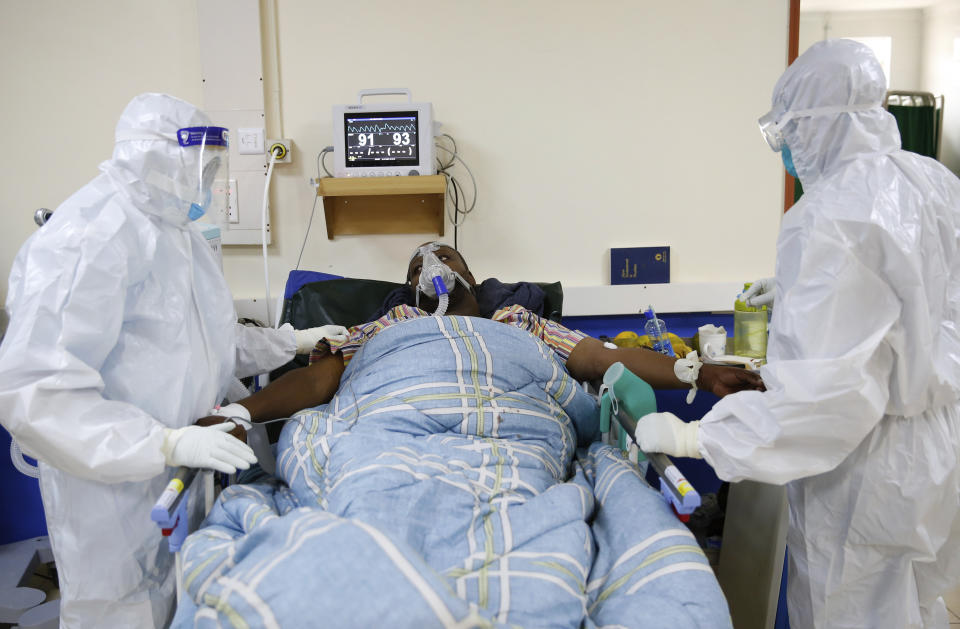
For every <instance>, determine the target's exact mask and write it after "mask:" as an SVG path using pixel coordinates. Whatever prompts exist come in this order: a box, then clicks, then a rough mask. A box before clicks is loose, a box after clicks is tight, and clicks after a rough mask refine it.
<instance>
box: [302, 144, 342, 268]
mask: <svg viewBox="0 0 960 629" xmlns="http://www.w3.org/2000/svg"><path fill="white" fill-rule="evenodd" d="M327 153H333V147H332V146H326V147H324V148H323V150H322V151H320V152H319V153H317V182H318V185H319V180H320V167H321V166H323V172H325V173H327V176H328V177H333V175H331V174H330V171H329V170H327V164H326V161H324V160H326V158H327ZM316 192H317V191H316V188H314V195H313V207H312V208H311V209H310V220H309V221H307V230H306V232H305V233H304V234H303V244H301V245H300V255H298V256H297V266H296V267H295V268H294V270H296V271H299V270H300V260H301V259H302V258H303V250H304V249H305V248H306V246H307V238H309V237H310V228H311V227H312V226H313V215H314V214H315V213H316V211H317V202H318V201H319V200H320V195H318V194H316Z"/></svg>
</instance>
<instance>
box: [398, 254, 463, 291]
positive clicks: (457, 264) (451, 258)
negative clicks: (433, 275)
mask: <svg viewBox="0 0 960 629" xmlns="http://www.w3.org/2000/svg"><path fill="white" fill-rule="evenodd" d="M434 254H435V255H436V256H437V257H438V258H440V261H441V262H443V263H444V264H446V265H447V266H448V267H450V269H452V270H453V271H456V272H457V273H459V274H460V275H461V276H463V279H465V280H467V283H468V284H470V285H471V286H473V285H475V284H476V283H477V282H476V280H474V279H473V274H471V273H470V271H469V270H468V269H467V263H466V262H465V261H464V260H463V257H462V256H461V255H460V253H459V252H457V250H456V249H454V248H452V247H440V248H439V249H437V250H436V251H434ZM422 267H423V256H417V257H415V258H414V259H413V260H410V266H408V267H407V277H408V278H409V280H410V286H416V285H417V282H419V281H420V269H421V268H422Z"/></svg>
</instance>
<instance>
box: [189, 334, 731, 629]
mask: <svg viewBox="0 0 960 629" xmlns="http://www.w3.org/2000/svg"><path fill="white" fill-rule="evenodd" d="M596 432H597V409H596V403H595V401H594V400H593V399H592V398H591V396H589V395H588V394H586V393H585V392H584V391H583V390H582V389H581V388H580V387H579V385H578V384H577V383H576V382H575V381H574V380H572V379H571V378H570V376H569V375H568V374H567V372H566V370H565V369H564V367H563V365H562V364H561V363H560V361H559V360H558V359H557V358H556V357H555V355H554V354H553V352H552V351H551V350H550V349H549V348H548V347H547V346H546V345H545V344H544V343H542V342H541V341H540V340H539V339H536V338H534V337H533V336H531V335H530V334H528V333H527V332H524V331H522V330H518V329H516V328H513V327H511V326H509V325H505V324H502V323H496V322H493V321H489V320H485V319H478V318H470V317H442V318H433V317H429V318H424V319H417V320H413V321H407V322H404V323H402V324H398V325H395V326H392V327H390V328H387V329H385V330H384V331H382V332H380V333H379V334H378V335H377V336H376V337H374V338H372V339H371V340H369V341H368V342H367V343H366V344H365V345H364V347H363V349H362V350H361V351H360V352H358V354H357V355H356V356H355V357H354V359H353V360H352V361H351V363H350V364H349V365H348V367H347V370H346V371H345V373H344V375H343V378H342V380H341V387H340V390H339V391H338V393H337V395H336V396H335V397H334V399H333V400H331V402H330V404H328V405H324V406H322V407H318V408H316V409H310V410H307V411H304V412H301V413H299V414H298V415H297V416H296V418H295V420H294V421H291V422H289V423H288V424H287V426H286V427H285V428H284V431H283V433H282V435H281V440H280V443H279V444H278V445H279V456H278V461H277V470H278V471H277V473H278V476H279V477H280V478H279V479H278V480H276V481H274V482H271V483H266V484H260V485H239V486H234V487H231V488H228V489H227V490H225V491H224V492H223V493H222V494H221V497H220V499H219V500H218V502H217V504H216V505H215V507H214V509H213V511H211V513H210V515H209V516H208V518H207V521H206V522H205V526H204V527H203V528H202V529H200V530H199V531H197V532H196V533H194V534H193V535H191V536H190V537H189V538H188V540H187V542H186V543H185V545H184V548H183V551H182V552H183V554H184V587H185V596H184V598H183V601H182V604H181V606H180V608H179V609H178V613H177V617H176V619H175V622H174V626H178V627H179V626H194V625H195V626H199V627H206V626H211V627H212V626H220V625H226V626H230V625H236V626H249V627H281V626H309V625H324V626H334V627H343V626H356V627H366V626H380V625H384V624H389V625H391V626H404V627H431V626H438V627H439V626H444V627H453V626H475V627H498V626H508V625H509V626H525V627H579V626H586V627H593V626H624V627H637V626H642V627H730V626H731V624H730V618H729V613H728V610H727V607H726V603H725V601H724V599H723V596H722V593H721V592H720V589H719V586H718V584H717V582H716V579H715V578H714V577H713V574H712V572H711V570H710V567H709V565H708V563H707V561H706V558H705V557H704V556H703V554H702V552H701V551H700V549H699V548H698V547H697V545H696V541H695V540H694V538H693V536H692V535H691V534H690V533H689V531H688V530H687V529H686V528H685V527H683V525H682V524H680V523H679V522H678V521H677V520H676V518H675V517H674V516H673V515H672V513H671V512H670V511H669V510H668V509H667V507H666V506H665V505H664V503H663V501H662V500H661V499H660V497H659V495H658V494H657V493H656V492H655V491H653V490H652V489H651V488H650V487H649V486H647V485H646V484H645V482H644V481H643V480H642V479H641V478H640V476H639V474H638V472H637V470H636V468H635V467H634V466H633V465H631V464H630V463H628V462H627V461H625V460H624V459H623V458H622V456H620V454H619V453H618V452H617V451H615V450H613V449H611V448H610V447H608V446H604V445H601V444H599V443H591V442H592V441H593V439H594V438H595V436H596Z"/></svg>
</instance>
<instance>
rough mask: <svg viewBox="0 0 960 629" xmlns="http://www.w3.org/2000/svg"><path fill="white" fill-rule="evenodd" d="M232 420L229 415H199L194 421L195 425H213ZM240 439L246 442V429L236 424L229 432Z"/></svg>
mask: <svg viewBox="0 0 960 629" xmlns="http://www.w3.org/2000/svg"><path fill="white" fill-rule="evenodd" d="M228 421H232V420H231V419H230V418H229V417H223V416H221V415H207V416H206V417H201V418H200V419H198V420H197V421H196V422H194V423H195V424H196V425H197V426H213V425H214V424H222V423H223V422H228ZM229 434H231V435H233V436H234V437H236V438H237V439H239V440H240V441H242V442H244V443H246V442H247V431H246V429H244V427H243V426H236V427H235V428H234V429H233V430H231V431H230V432H229Z"/></svg>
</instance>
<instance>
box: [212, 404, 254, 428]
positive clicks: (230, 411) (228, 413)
mask: <svg viewBox="0 0 960 629" xmlns="http://www.w3.org/2000/svg"><path fill="white" fill-rule="evenodd" d="M210 414H211V415H220V416H221V417H229V418H230V421H232V422H233V423H235V424H239V425H240V426H241V427H242V428H243V429H244V430H246V431H248V432H249V430H250V429H251V428H253V423H251V420H250V411H248V410H247V407H246V406H243V405H242V404H237V403H236V402H234V403H233V404H227V405H226V406H218V407H217V408H215V409H213V410H212V411H210Z"/></svg>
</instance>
